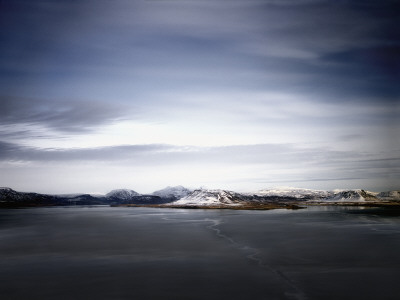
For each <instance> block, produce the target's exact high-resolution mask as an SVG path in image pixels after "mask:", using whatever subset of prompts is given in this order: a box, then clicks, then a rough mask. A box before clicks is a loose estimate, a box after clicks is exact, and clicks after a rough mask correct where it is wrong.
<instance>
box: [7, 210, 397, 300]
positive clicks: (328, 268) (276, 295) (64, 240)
mask: <svg viewBox="0 0 400 300" xmlns="http://www.w3.org/2000/svg"><path fill="white" fill-rule="evenodd" d="M399 253H400V217H399V212H398V211H387V210H384V209H373V208H368V209H361V208H340V207H312V208H308V209H303V210H296V211H293V210H271V211H234V210H184V209H157V208H112V207H91V208H89V207H86V208H85V207H67V208H62V207H58V208H33V209H8V210H7V209H6V210H0V295H1V299H18V300H19V299H44V300H46V299H52V300H53V299H74V300H75V299H78V300H79V299H85V300H86V299H140V300H141V299H174V300H175V299H185V300H186V299H207V300H209V299H211V300H213V299H218V300H221V299H222V300H223V299H252V300H253V299H255V300H257V299H268V300H269V299H398V297H399V295H400V285H399V284H398V283H397V281H398V278H400V256H399Z"/></svg>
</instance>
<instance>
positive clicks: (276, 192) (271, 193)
mask: <svg viewBox="0 0 400 300" xmlns="http://www.w3.org/2000/svg"><path fill="white" fill-rule="evenodd" d="M249 194H253V195H256V196H259V197H282V198H295V199H298V200H320V199H323V198H326V197H329V196H331V195H332V194H333V193H332V192H329V191H320V190H311V189H301V188H292V187H277V188H273V189H265V190H260V191H257V192H255V193H249Z"/></svg>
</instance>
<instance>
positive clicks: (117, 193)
mask: <svg viewBox="0 0 400 300" xmlns="http://www.w3.org/2000/svg"><path fill="white" fill-rule="evenodd" d="M135 196H140V194H139V193H137V192H135V191H133V190H128V189H117V190H112V191H111V192H109V193H108V194H106V197H107V198H116V199H121V200H129V199H132V197H135Z"/></svg>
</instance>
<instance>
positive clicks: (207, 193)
mask: <svg viewBox="0 0 400 300" xmlns="http://www.w3.org/2000/svg"><path fill="white" fill-rule="evenodd" d="M245 200H246V198H245V196H243V195H241V194H239V193H235V192H232V191H225V190H207V189H199V190H195V191H193V192H192V193H191V194H189V195H187V196H185V197H183V198H181V199H179V200H177V201H174V202H171V203H170V204H171V205H183V206H220V205H239V204H240V203H242V202H244V201H245Z"/></svg>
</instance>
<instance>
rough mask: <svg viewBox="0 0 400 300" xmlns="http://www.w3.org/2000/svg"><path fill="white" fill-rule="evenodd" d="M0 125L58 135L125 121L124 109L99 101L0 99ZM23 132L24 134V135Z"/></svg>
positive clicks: (117, 104)
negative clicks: (30, 128) (53, 131)
mask: <svg viewBox="0 0 400 300" xmlns="http://www.w3.org/2000/svg"><path fill="white" fill-rule="evenodd" d="M0 106H1V109H0V125H3V126H7V125H16V124H25V125H27V126H28V128H29V126H32V125H33V126H34V125H39V126H42V127H45V128H48V129H51V130H55V131H60V132H73V133H80V132H87V131H88V130H91V129H93V128H95V127H98V126H101V125H104V124H110V123H113V122H115V121H117V120H122V119H124V118H126V117H127V114H128V111H129V109H127V107H126V105H124V104H121V103H117V102H112V103H106V102H101V101H77V100H71V101H66V100H59V99H54V100H48V99H37V98H23V97H7V96H0ZM26 131H27V130H25V132H26Z"/></svg>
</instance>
